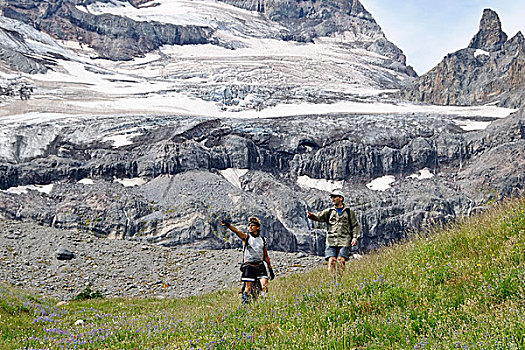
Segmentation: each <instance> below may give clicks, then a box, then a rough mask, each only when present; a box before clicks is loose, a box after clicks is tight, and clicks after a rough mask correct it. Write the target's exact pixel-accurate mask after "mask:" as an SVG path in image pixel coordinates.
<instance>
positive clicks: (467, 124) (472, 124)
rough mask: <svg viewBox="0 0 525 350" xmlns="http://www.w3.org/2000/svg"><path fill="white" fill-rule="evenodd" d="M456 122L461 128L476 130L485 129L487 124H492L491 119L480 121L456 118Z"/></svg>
mask: <svg viewBox="0 0 525 350" xmlns="http://www.w3.org/2000/svg"><path fill="white" fill-rule="evenodd" d="M454 123H456V124H457V125H458V126H459V127H460V128H461V129H463V130H465V131H475V130H485V129H486V128H487V126H489V125H490V123H491V122H490V121H488V122H480V121H476V120H459V119H454Z"/></svg>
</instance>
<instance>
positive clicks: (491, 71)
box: [401, 9, 525, 108]
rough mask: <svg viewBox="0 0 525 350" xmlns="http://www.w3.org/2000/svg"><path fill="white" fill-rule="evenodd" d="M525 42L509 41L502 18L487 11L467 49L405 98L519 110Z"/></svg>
mask: <svg viewBox="0 0 525 350" xmlns="http://www.w3.org/2000/svg"><path fill="white" fill-rule="evenodd" d="M524 69H525V39H524V37H523V34H522V33H521V32H518V33H517V34H516V35H515V36H514V37H512V38H510V39H508V40H507V35H506V34H505V33H504V32H503V31H502V29H501V22H500V19H499V17H498V15H497V14H496V13H495V12H494V11H492V10H490V9H485V10H484V11H483V17H482V19H481V22H480V28H479V31H478V33H477V34H476V35H475V36H474V37H473V38H472V40H471V42H470V44H469V46H468V47H467V48H466V49H462V50H459V51H456V52H454V53H451V54H448V55H447V56H446V57H445V58H444V59H443V61H441V62H440V63H439V64H438V65H437V66H436V67H434V68H433V69H431V70H430V71H429V72H428V73H426V74H424V75H422V76H421V77H419V78H418V79H416V80H415V82H413V83H412V84H411V85H410V86H408V87H407V88H405V89H404V90H402V92H401V96H402V97H404V98H408V99H410V100H413V101H417V102H426V103H433V104H441V105H462V106H470V105H484V104H489V103H490V104H496V105H498V106H505V107H510V108H519V107H520V106H523V105H524V102H525V75H524V74H523V71H524Z"/></svg>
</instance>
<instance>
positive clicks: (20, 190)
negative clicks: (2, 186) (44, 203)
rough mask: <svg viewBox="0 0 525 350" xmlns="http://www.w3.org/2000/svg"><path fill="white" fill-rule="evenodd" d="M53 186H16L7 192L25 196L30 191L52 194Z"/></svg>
mask: <svg viewBox="0 0 525 350" xmlns="http://www.w3.org/2000/svg"><path fill="white" fill-rule="evenodd" d="M53 186H54V185H53V184H49V185H25V186H16V187H10V188H8V189H7V190H5V192H8V193H13V194H23V193H27V192H28V191H38V192H41V193H46V194H50V193H51V191H52V190H53Z"/></svg>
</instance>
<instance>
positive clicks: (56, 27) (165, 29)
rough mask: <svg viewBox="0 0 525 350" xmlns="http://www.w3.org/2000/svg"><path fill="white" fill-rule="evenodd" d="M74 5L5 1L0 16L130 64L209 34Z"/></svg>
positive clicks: (199, 40) (197, 41) (205, 30)
mask: <svg viewBox="0 0 525 350" xmlns="http://www.w3.org/2000/svg"><path fill="white" fill-rule="evenodd" d="M75 5H76V1H72V0H66V1H57V2H49V1H44V0H39V1H31V2H27V1H21V0H7V1H6V5H5V6H4V8H3V9H2V14H3V15H4V16H5V17H8V18H12V19H16V20H18V21H21V22H23V23H26V24H29V25H31V26H34V27H35V28H36V29H38V30H41V31H44V32H46V33H48V34H50V35H52V36H53V37H55V38H57V39H61V40H71V41H78V42H79V43H81V44H86V45H89V46H90V47H92V48H93V49H94V50H95V51H96V52H97V53H98V56H99V57H100V58H107V59H111V60H130V59H132V58H133V57H136V56H142V55H144V54H145V53H147V52H150V51H152V50H154V49H156V48H158V47H159V46H162V45H166V44H168V45H183V44H204V43H207V42H208V41H209V38H210V36H211V34H212V30H211V29H210V28H207V27H197V26H179V25H172V24H168V23H158V22H136V21H133V20H131V19H129V18H126V17H121V16H114V15H110V14H103V15H100V16H97V15H92V14H90V13H86V12H83V11H81V10H79V9H78V8H77V7H76V6H75Z"/></svg>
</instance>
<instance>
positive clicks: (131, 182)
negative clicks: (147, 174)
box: [113, 177, 147, 187]
mask: <svg viewBox="0 0 525 350" xmlns="http://www.w3.org/2000/svg"><path fill="white" fill-rule="evenodd" d="M113 181H114V182H118V183H120V184H122V186H124V187H134V186H141V185H144V184H145V183H146V182H147V181H146V180H144V179H143V178H140V177H134V178H131V179H114V180H113Z"/></svg>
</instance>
